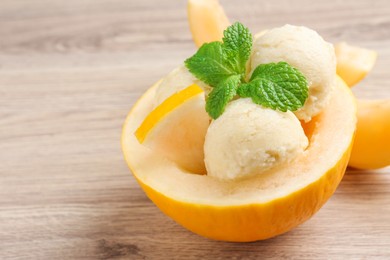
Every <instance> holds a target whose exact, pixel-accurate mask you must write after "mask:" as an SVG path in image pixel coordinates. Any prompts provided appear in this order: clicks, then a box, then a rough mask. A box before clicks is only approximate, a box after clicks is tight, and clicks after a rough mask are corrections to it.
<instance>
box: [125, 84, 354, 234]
mask: <svg viewBox="0 0 390 260" xmlns="http://www.w3.org/2000/svg"><path fill="white" fill-rule="evenodd" d="M156 88H157V85H155V86H153V87H152V88H150V89H149V90H148V91H147V92H146V93H145V94H144V96H143V97H142V98H141V99H140V100H139V101H138V102H137V104H136V105H135V106H134V108H133V110H132V111H131V112H130V113H129V115H128V117H127V119H126V122H125V124H124V128H123V135H122V149H123V153H124V156H125V158H126V161H127V163H128V165H129V167H130V169H131V170H132V172H133V174H134V176H135V178H136V179H137V180H138V182H139V183H140V185H141V187H142V188H143V190H144V191H145V192H146V194H147V195H148V197H149V198H150V199H151V200H152V201H153V202H154V203H155V204H156V205H157V206H158V207H159V208H160V209H161V210H162V211H163V212H164V213H165V214H167V215H168V216H170V217H171V218H173V219H174V220H175V221H176V222H178V223H179V224H181V225H182V226H184V227H186V228H187V229H189V230H191V231H193V232H195V233H197V234H199V235H202V236H205V237H208V238H212V239H217V240H225V241H255V240H261V239H267V238H270V237H273V236H276V235H279V234H282V233H284V232H287V231H288V230H290V229H292V228H293V227H295V226H297V225H299V224H300V223H302V222H304V221H305V220H307V219H309V218H310V217H311V216H312V215H313V214H314V213H315V212H316V211H317V210H318V209H320V208H321V206H322V205H323V204H324V203H325V202H326V201H327V200H328V198H329V197H330V196H331V195H332V194H333V192H334V191H335V190H336V188H337V186H338V184H339V182H340V180H341V178H342V177H343V174H344V172H345V168H346V165H347V163H348V159H349V156H350V150H351V144H352V141H353V136H354V132H355V125H356V106H355V100H354V97H353V95H352V93H351V91H350V90H349V88H348V87H347V86H346V85H345V83H344V82H343V81H342V80H338V81H337V86H336V88H335V91H334V95H333V96H332V99H331V102H330V103H329V105H328V106H327V107H326V108H325V110H324V111H323V112H322V113H321V114H320V115H319V116H317V117H316V118H315V119H313V120H312V121H311V122H310V123H309V124H308V125H304V127H305V130H306V133H307V135H308V136H309V139H310V144H309V147H308V148H307V150H306V151H305V152H304V153H303V154H302V155H300V156H299V157H298V158H297V159H296V160H295V161H294V162H293V163H291V164H286V165H282V166H281V167H279V168H277V169H273V170H270V171H269V172H268V173H265V174H261V175H258V176H255V177H252V178H248V179H244V180H239V181H222V180H218V179H215V178H212V177H210V176H207V175H196V174H189V173H187V172H185V171H183V170H182V169H181V168H179V167H178V166H177V165H176V164H175V163H174V162H172V161H169V160H167V159H165V158H164V157H163V156H162V155H161V154H159V153H157V152H155V151H153V150H151V149H148V148H146V147H144V146H143V145H142V144H140V143H139V142H138V141H137V139H136V137H135V136H134V134H133V133H134V131H135V130H136V129H137V128H138V126H139V125H140V124H141V122H142V121H143V120H144V118H145V117H146V116H147V115H148V114H149V113H150V111H151V110H152V109H153V97H154V93H155V90H156Z"/></svg>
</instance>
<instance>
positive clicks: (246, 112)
mask: <svg viewBox="0 0 390 260" xmlns="http://www.w3.org/2000/svg"><path fill="white" fill-rule="evenodd" d="M307 145H308V139H307V137H306V136H305V133H304V131H303V128H302V126H301V124H300V122H299V120H298V119H297V117H296V116H295V115H294V114H293V113H292V112H289V111H288V112H280V111H276V110H272V109H269V108H264V107H262V106H260V105H256V104H254V103H253V102H252V100H250V99H248V98H245V99H238V100H235V101H233V102H231V103H230V104H229V105H228V106H227V107H226V110H225V112H224V113H223V114H222V115H221V116H220V117H219V118H218V119H216V120H214V121H213V122H212V123H211V125H210V127H209V129H208V131H207V134H206V140H205V145H204V153H205V164H206V168H207V172H208V175H210V176H213V177H216V178H218V179H224V180H233V179H237V178H242V177H246V176H250V175H253V174H258V173H262V172H264V171H266V170H269V169H271V168H273V167H275V166H277V165H280V164H283V163H286V162H289V161H292V160H293V159H294V158H295V157H296V156H297V155H299V154H301V153H302V152H303V151H304V149H305V148H306V147H307Z"/></svg>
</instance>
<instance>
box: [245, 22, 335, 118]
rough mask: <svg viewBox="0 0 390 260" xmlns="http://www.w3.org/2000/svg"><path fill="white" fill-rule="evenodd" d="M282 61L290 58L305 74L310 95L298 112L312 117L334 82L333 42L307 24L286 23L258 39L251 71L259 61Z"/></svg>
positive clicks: (287, 60)
mask: <svg viewBox="0 0 390 260" xmlns="http://www.w3.org/2000/svg"><path fill="white" fill-rule="evenodd" d="M279 61H285V62H287V63H288V64H290V65H291V66H293V67H295V68H297V69H298V70H300V71H301V72H302V73H303V75H304V76H305V77H306V79H307V82H308V87H309V98H308V99H307V100H306V103H305V105H304V106H303V107H302V108H301V109H299V110H297V111H296V112H295V115H296V116H297V117H298V118H299V119H301V120H304V121H310V120H311V118H312V117H314V116H316V115H317V114H319V113H320V112H321V111H322V109H323V108H324V107H325V106H326V105H327V103H328V101H329V98H330V95H331V92H332V89H333V87H334V85H335V77H336V57H335V52H334V49H333V45H332V44H330V43H327V42H325V41H324V39H322V37H321V36H320V35H319V34H318V33H317V32H315V31H313V30H311V29H309V28H307V27H303V26H292V25H285V26H283V27H279V28H275V29H272V30H269V31H267V32H266V33H264V34H263V35H261V36H260V37H258V38H256V39H255V41H254V43H253V52H252V58H251V62H250V66H251V73H252V72H253V70H254V69H255V68H256V67H257V66H258V65H260V64H266V63H270V62H279Z"/></svg>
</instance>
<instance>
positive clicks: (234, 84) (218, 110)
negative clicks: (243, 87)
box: [206, 75, 240, 119]
mask: <svg viewBox="0 0 390 260" xmlns="http://www.w3.org/2000/svg"><path fill="white" fill-rule="evenodd" d="M239 84H240V76H239V75H233V76H230V77H228V78H227V79H225V80H223V81H221V82H220V83H219V84H218V85H217V86H216V87H215V88H213V90H212V91H211V92H210V94H209V96H208V98H207V102H206V111H207V113H209V115H210V117H211V118H214V119H216V118H218V117H219V116H220V115H222V113H223V111H224V110H225V107H226V105H227V103H229V101H230V100H232V99H233V98H234V97H235V96H236V94H237V88H238V85H239Z"/></svg>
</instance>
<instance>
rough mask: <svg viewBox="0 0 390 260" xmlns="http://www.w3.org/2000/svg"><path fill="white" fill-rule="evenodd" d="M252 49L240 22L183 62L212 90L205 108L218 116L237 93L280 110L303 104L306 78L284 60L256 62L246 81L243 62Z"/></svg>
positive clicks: (250, 38)
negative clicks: (220, 40) (249, 77)
mask: <svg viewBox="0 0 390 260" xmlns="http://www.w3.org/2000/svg"><path fill="white" fill-rule="evenodd" d="M251 49H252V34H251V33H250V31H249V30H248V28H246V27H245V26H244V25H242V24H241V23H239V22H236V23H234V24H233V25H231V26H229V27H228V28H227V29H226V30H225V31H224V37H223V42H211V43H205V44H203V45H202V47H200V48H199V50H198V51H197V53H196V54H195V55H194V56H192V57H191V58H189V59H187V60H186V61H185V65H186V66H187V68H188V69H189V71H190V72H191V73H192V74H193V75H194V76H195V77H197V78H198V79H199V80H201V81H203V82H205V83H206V84H208V85H210V86H211V87H212V88H213V90H212V91H211V92H210V94H209V95H208V97H207V100H206V111H207V112H208V113H209V115H210V117H211V118H213V119H217V118H218V117H219V116H220V115H221V114H222V113H223V112H224V110H225V107H226V105H227V104H228V103H229V101H231V100H232V99H233V98H235V97H236V96H237V95H239V96H240V97H243V98H245V97H250V98H251V99H252V101H253V102H254V103H256V104H259V105H262V106H264V107H269V108H272V109H277V110H280V111H283V112H286V111H287V110H291V111H295V110H297V109H299V108H300V107H302V106H303V105H304V103H305V101H306V99H307V97H308V87H307V81H306V78H305V77H304V76H303V74H302V73H301V72H300V71H298V70H297V69H295V68H293V67H291V66H290V65H289V64H287V63H286V62H279V63H269V64H262V65H259V66H258V67H257V68H256V69H255V70H254V72H253V73H252V76H251V79H250V80H249V82H246V81H245V76H246V73H247V72H246V63H247V61H248V60H249V57H250V54H251Z"/></svg>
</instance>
